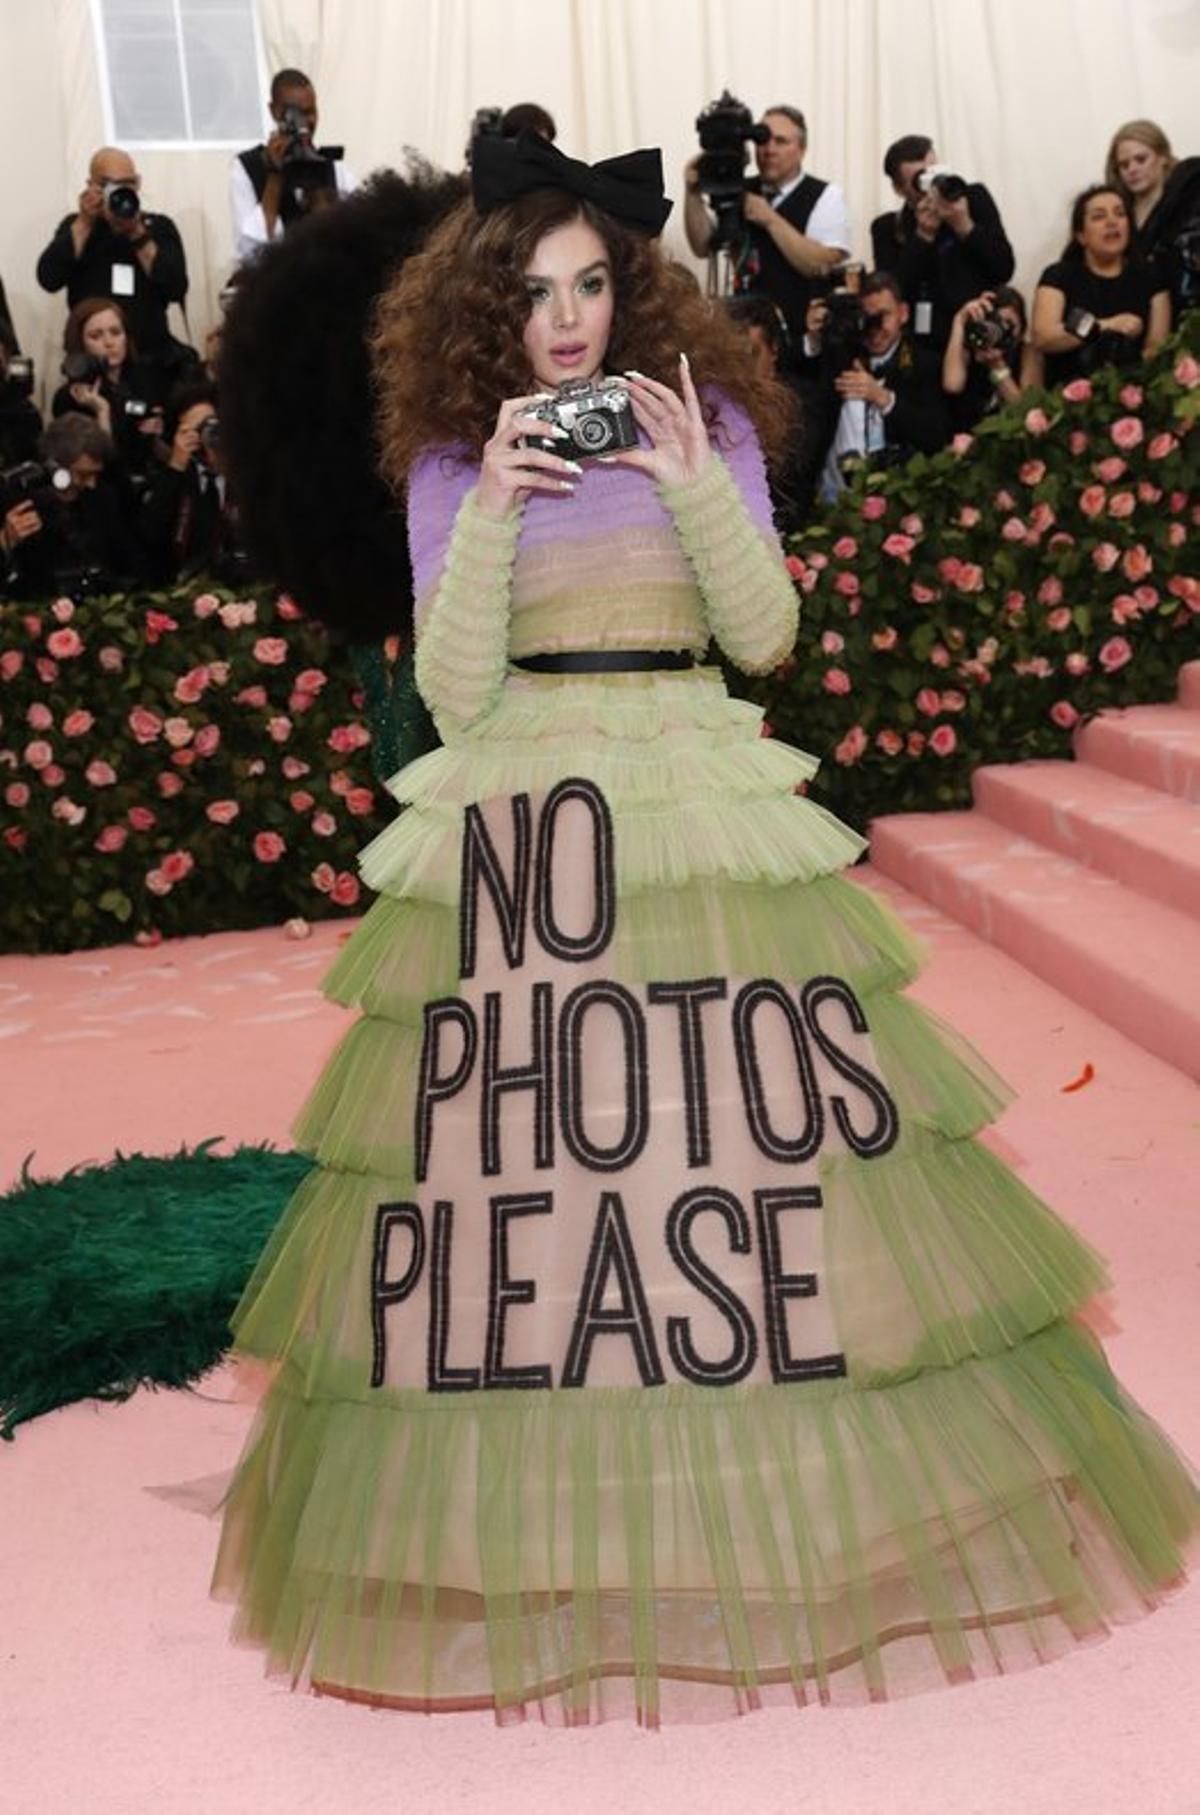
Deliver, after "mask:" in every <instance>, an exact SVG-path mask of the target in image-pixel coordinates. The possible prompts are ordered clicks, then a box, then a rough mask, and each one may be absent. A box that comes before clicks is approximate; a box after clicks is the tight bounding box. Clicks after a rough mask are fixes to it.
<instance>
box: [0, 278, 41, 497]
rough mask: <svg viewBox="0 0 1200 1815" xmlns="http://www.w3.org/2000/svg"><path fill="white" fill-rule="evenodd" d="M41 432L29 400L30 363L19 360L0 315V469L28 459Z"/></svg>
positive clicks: (9, 327)
mask: <svg viewBox="0 0 1200 1815" xmlns="http://www.w3.org/2000/svg"><path fill="white" fill-rule="evenodd" d="M41 432H42V418H41V416H40V415H39V414H38V408H37V405H36V404H35V403H34V401H33V361H32V360H31V359H23V358H22V357H21V355H20V352H19V350H18V348H17V336H16V332H15V330H14V328H13V325H12V323H11V322H10V321H9V319H8V317H7V315H4V314H0V470H2V469H3V468H4V467H6V466H16V465H17V464H18V463H19V462H20V461H22V460H32V459H33V454H34V449H35V448H36V447H37V440H38V436H39V435H40V434H41Z"/></svg>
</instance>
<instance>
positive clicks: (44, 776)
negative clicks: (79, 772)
mask: <svg viewBox="0 0 1200 1815" xmlns="http://www.w3.org/2000/svg"><path fill="white" fill-rule="evenodd" d="M66 779H67V777H66V773H65V771H64V770H62V769H60V768H59V766H58V764H57V763H47V764H46V767H45V768H44V769H43V770H42V771H41V780H42V781H43V782H44V784H45V786H46V787H47V788H61V787H62V785H63V783H64V782H65V781H66Z"/></svg>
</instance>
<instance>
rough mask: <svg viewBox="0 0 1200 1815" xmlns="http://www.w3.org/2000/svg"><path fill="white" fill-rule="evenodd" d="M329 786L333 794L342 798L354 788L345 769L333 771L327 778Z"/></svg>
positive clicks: (352, 781)
mask: <svg viewBox="0 0 1200 1815" xmlns="http://www.w3.org/2000/svg"><path fill="white" fill-rule="evenodd" d="M307 773H308V770H307V769H305V774H306V775H307ZM329 786H330V788H331V789H332V790H333V792H334V793H335V794H340V795H341V796H343V798H344V797H345V796H346V795H347V794H349V792H350V790H351V788H352V787H353V786H354V780H353V777H352V776H350V775H348V774H347V773H346V771H345V769H335V770H334V771H333V773H332V775H331V776H330V777H329Z"/></svg>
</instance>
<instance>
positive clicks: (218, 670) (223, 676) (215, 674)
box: [208, 662, 229, 687]
mask: <svg viewBox="0 0 1200 1815" xmlns="http://www.w3.org/2000/svg"><path fill="white" fill-rule="evenodd" d="M208 678H209V680H210V681H211V682H212V684H213V686H214V687H223V686H224V685H225V683H226V681H227V680H228V679H229V663H228V662H210V663H209V664H208Z"/></svg>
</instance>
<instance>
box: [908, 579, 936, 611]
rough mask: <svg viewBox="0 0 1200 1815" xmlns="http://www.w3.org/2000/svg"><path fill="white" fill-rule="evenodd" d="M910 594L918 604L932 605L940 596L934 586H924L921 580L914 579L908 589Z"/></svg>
mask: <svg viewBox="0 0 1200 1815" xmlns="http://www.w3.org/2000/svg"><path fill="white" fill-rule="evenodd" d="M908 594H909V597H910V598H911V599H913V600H914V601H915V603H916V604H918V605H932V604H933V601H934V600H935V599H936V598H937V596H938V595H937V591H936V589H935V588H934V587H932V586H922V585H921V582H920V581H919V580H914V581H913V583H912V585H911V586H910V587H909V589H908Z"/></svg>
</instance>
